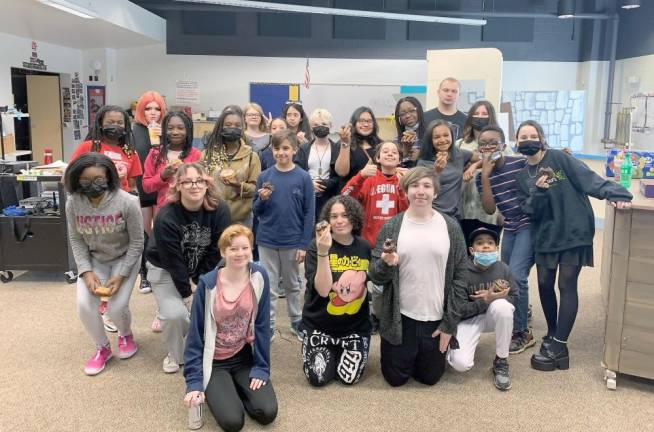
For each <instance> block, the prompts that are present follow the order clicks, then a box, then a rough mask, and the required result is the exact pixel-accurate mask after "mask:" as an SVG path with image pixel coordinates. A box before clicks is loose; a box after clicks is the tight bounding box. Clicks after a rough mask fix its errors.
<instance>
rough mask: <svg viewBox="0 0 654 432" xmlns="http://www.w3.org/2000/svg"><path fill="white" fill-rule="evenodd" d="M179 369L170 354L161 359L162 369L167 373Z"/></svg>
mask: <svg viewBox="0 0 654 432" xmlns="http://www.w3.org/2000/svg"><path fill="white" fill-rule="evenodd" d="M178 370H179V364H177V362H175V361H174V360H173V359H172V358H170V354H168V355H167V356H166V358H165V359H164V361H163V371H164V372H166V373H169V374H172V373H175V372H177V371H178Z"/></svg>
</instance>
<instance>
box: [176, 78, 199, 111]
mask: <svg viewBox="0 0 654 432" xmlns="http://www.w3.org/2000/svg"><path fill="white" fill-rule="evenodd" d="M175 102H176V103H177V104H178V105H197V104H198V103H200V84H199V83H198V82H197V81H192V80H179V81H176V82H175Z"/></svg>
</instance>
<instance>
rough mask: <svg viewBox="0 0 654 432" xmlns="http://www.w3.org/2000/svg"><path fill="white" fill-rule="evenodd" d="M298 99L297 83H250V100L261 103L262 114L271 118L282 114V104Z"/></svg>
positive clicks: (298, 86) (298, 89)
mask: <svg viewBox="0 0 654 432" xmlns="http://www.w3.org/2000/svg"><path fill="white" fill-rule="evenodd" d="M298 100H300V85H299V84H289V83H286V84H279V83H250V102H255V103H258V104H259V105H261V108H263V112H264V114H265V115H266V116H267V115H268V113H271V114H272V116H273V118H275V117H280V116H281V115H282V109H283V108H284V104H285V103H286V102H288V101H298Z"/></svg>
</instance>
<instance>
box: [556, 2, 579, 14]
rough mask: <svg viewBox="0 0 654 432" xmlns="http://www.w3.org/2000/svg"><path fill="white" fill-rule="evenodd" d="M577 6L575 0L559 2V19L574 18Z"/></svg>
mask: <svg viewBox="0 0 654 432" xmlns="http://www.w3.org/2000/svg"><path fill="white" fill-rule="evenodd" d="M575 6H576V1H575V0H559V5H558V7H557V13H556V14H557V16H558V17H559V18H574V16H575V9H576V7H575Z"/></svg>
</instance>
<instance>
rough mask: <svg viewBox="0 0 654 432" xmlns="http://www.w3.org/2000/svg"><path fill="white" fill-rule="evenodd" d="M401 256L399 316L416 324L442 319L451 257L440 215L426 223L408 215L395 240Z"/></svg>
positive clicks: (435, 214) (445, 228)
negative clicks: (446, 273) (446, 270)
mask: <svg viewBox="0 0 654 432" xmlns="http://www.w3.org/2000/svg"><path fill="white" fill-rule="evenodd" d="M397 252H398V254H399V256H400V312H401V313H402V314H403V315H406V316H408V317H409V318H412V319H414V320H416V321H439V320H441V319H442V318H443V310H444V300H445V268H446V267H447V257H448V255H449V253H450V237H449V235H448V233H447V224H446V223H445V219H444V218H443V216H441V214H440V213H438V212H434V216H433V217H432V218H431V220H429V221H427V222H416V221H413V220H411V219H410V218H409V216H408V215H407V214H405V215H404V219H403V220H402V227H401V228H400V235H399V237H398V240H397Z"/></svg>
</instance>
